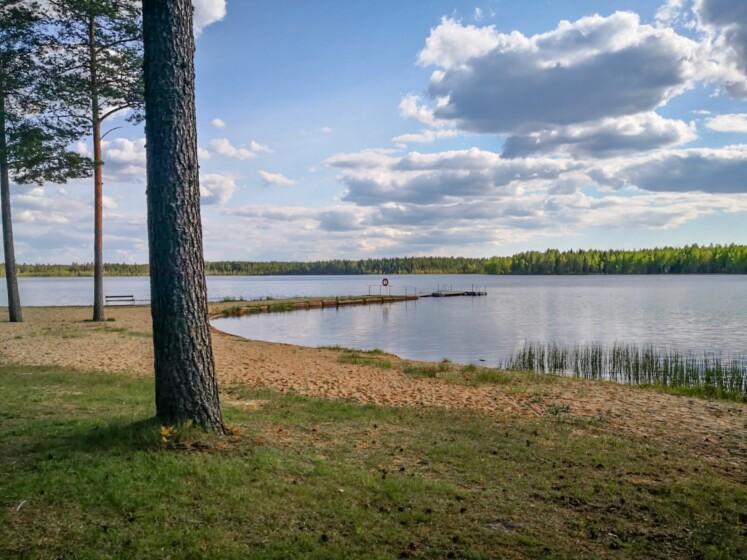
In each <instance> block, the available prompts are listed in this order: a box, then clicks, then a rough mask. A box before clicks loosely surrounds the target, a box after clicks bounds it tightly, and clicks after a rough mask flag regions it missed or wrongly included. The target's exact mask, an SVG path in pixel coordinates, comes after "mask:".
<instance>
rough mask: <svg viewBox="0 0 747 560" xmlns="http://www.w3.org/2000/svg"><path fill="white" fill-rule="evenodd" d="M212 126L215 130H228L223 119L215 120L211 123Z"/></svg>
mask: <svg viewBox="0 0 747 560" xmlns="http://www.w3.org/2000/svg"><path fill="white" fill-rule="evenodd" d="M210 124H211V126H213V127H214V128H226V122H225V121H224V120H223V119H218V118H215V119H213V120H211V121H210Z"/></svg>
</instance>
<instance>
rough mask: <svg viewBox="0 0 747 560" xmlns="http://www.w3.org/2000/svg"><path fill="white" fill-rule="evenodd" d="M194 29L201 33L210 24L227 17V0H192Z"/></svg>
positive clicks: (196, 32)
mask: <svg viewBox="0 0 747 560" xmlns="http://www.w3.org/2000/svg"><path fill="white" fill-rule="evenodd" d="M192 5H193V6H194V9H195V11H194V16H193V17H194V22H193V23H194V29H195V34H196V35H199V34H200V33H202V30H203V29H205V28H206V27H207V26H208V25H210V24H212V23H215V22H217V21H220V20H222V19H223V18H224V17H226V0H192Z"/></svg>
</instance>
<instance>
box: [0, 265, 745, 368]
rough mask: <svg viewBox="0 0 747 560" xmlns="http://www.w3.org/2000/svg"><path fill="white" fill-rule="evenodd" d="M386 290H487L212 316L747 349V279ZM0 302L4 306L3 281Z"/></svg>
mask: <svg viewBox="0 0 747 560" xmlns="http://www.w3.org/2000/svg"><path fill="white" fill-rule="evenodd" d="M389 279H390V288H391V293H392V294H394V293H398V294H399V293H404V292H405V290H407V291H408V292H409V293H412V292H413V291H416V290H417V291H418V292H427V291H433V290H434V289H436V288H438V287H441V288H447V289H448V288H449V287H453V288H454V289H470V288H472V287H473V286H474V287H475V288H477V287H480V288H485V289H486V290H487V291H488V294H489V295H488V296H486V297H475V298H470V297H458V298H445V299H443V298H438V299H434V298H426V299H421V300H419V301H416V302H406V303H395V304H390V305H383V306H380V305H371V306H361V307H343V308H340V309H324V310H320V309H314V310H304V311H296V312H292V313H277V314H261V315H254V316H246V317H242V318H238V319H219V320H216V321H215V322H214V324H215V326H216V327H217V328H219V329H221V330H224V331H227V332H230V333H233V334H237V335H240V336H244V337H247V338H253V339H259V340H269V341H274V342H288V343H292V344H302V345H306V346H331V345H341V346H349V347H355V348H361V349H372V348H382V349H384V350H386V351H388V352H392V353H395V354H398V355H400V356H403V357H407V358H414V359H423V360H440V359H442V358H448V359H450V360H452V361H456V362H480V361H481V360H484V361H485V362H486V363H487V364H489V365H495V364H497V363H498V362H500V361H503V360H505V359H507V358H508V357H509V355H510V354H511V353H513V352H514V351H515V350H517V349H519V348H520V347H522V346H523V345H524V344H525V343H527V342H558V343H563V344H584V343H602V344H613V343H616V342H617V343H636V344H640V345H647V344H652V345H655V346H658V347H662V348H671V349H675V350H679V351H685V352H689V351H693V352H716V353H721V354H723V355H726V356H732V355H739V356H743V355H744V354H745V353H746V352H747V277H746V276H720V275H711V276H471V275H470V276H459V275H454V276H436V275H418V276H389ZM380 282H381V278H380V277H376V276H292V277H288V276H286V277H280V276H277V277H209V278H208V291H209V297H210V298H211V299H212V300H219V299H222V298H224V297H243V298H246V299H250V298H260V297H276V298H278V297H288V296H316V295H359V294H366V293H369V291H372V292H374V293H378V291H379V289H380V287H379V286H380ZM92 286H93V285H92V281H91V279H90V278H25V279H22V280H21V295H22V298H23V300H24V304H25V305H87V304H90V298H91V294H92ZM0 289H2V290H3V291H2V292H0V304H2V303H4V301H5V291H4V289H5V285H4V283H3V284H2V288H0ZM105 290H106V293H107V294H115V295H116V294H132V295H134V296H135V297H136V298H138V299H143V300H147V298H148V290H149V286H148V279H147V278H108V279H107V280H106V283H105Z"/></svg>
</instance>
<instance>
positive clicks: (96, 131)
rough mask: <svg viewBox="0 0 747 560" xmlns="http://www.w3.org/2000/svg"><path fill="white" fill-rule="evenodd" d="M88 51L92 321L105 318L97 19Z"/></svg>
mask: <svg viewBox="0 0 747 560" xmlns="http://www.w3.org/2000/svg"><path fill="white" fill-rule="evenodd" d="M88 49H89V61H90V64H91V69H90V72H91V121H92V122H93V201H94V202H93V213H94V219H93V320H94V321H103V320H104V319H105V317H104V230H103V221H104V217H103V199H104V177H103V171H104V170H103V165H104V163H103V161H102V160H101V120H100V119H99V112H100V108H99V94H98V78H97V61H96V19H95V18H93V17H92V18H90V19H89V20H88Z"/></svg>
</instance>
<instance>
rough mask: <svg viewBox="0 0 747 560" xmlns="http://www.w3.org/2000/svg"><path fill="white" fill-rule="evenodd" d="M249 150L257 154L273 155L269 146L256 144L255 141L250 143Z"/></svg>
mask: <svg viewBox="0 0 747 560" xmlns="http://www.w3.org/2000/svg"><path fill="white" fill-rule="evenodd" d="M249 149H250V150H251V151H252V152H254V153H255V154H269V153H272V150H271V149H270V148H269V147H268V146H266V145H265V144H260V143H259V142H255V141H254V140H252V141H251V142H249Z"/></svg>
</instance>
